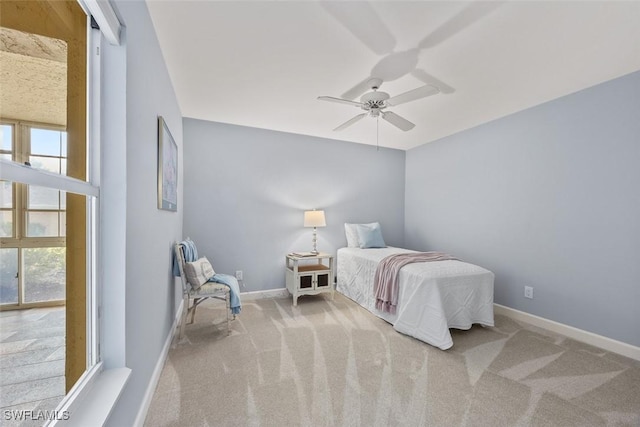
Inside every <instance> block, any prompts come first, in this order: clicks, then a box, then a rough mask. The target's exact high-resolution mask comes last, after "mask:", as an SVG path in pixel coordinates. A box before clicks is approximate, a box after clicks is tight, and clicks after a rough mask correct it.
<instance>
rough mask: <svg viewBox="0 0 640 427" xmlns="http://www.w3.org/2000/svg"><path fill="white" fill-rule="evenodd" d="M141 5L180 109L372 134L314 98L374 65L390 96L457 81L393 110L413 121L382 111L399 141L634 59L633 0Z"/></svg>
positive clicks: (301, 129) (345, 85)
mask: <svg viewBox="0 0 640 427" xmlns="http://www.w3.org/2000/svg"><path fill="white" fill-rule="evenodd" d="M148 6H149V10H150V13H151V17H152V20H153V23H154V26H155V28H156V32H157V35H158V39H159V41H160V46H161V48H162V52H163V55H164V58H165V60H166V62H167V66H168V68H169V73H170V75H171V79H172V81H173V85H174V88H175V90H176V93H177V97H178V102H179V104H180V108H181V110H182V114H183V115H184V116H185V117H192V118H197V119H203V120H210V121H217V122H225V123H233V124H238V125H243V126H251V127H257V128H264V129H273V130H279V131H285V132H292V133H298V134H305V135H314V136H319V137H325V138H332V139H341V140H347V141H353V142H360V143H364V144H376V122H375V119H373V118H365V119H364V120H361V121H359V122H357V123H355V124H354V125H353V126H351V127H350V128H348V129H346V130H343V131H341V132H333V131H332V129H333V128H335V127H336V126H338V125H339V124H341V123H343V122H345V121H346V120H348V119H350V118H351V117H353V116H355V115H357V114H359V113H360V112H361V110H359V109H358V108H357V107H353V106H350V105H342V104H337V103H330V102H323V101H318V100H317V99H316V98H317V97H318V96H319V95H329V96H334V97H341V96H342V94H343V93H345V92H347V91H348V90H349V89H351V88H352V87H354V86H355V85H357V84H358V83H360V82H362V81H363V80H365V79H366V78H368V77H369V76H371V75H372V74H378V75H374V77H381V78H383V79H384V80H385V82H384V83H383V85H382V87H381V88H380V90H382V91H385V92H388V93H389V94H390V95H391V96H394V95H397V94H399V93H402V92H405V91H407V90H410V89H413V88H416V87H419V86H421V85H423V84H425V83H424V82H428V81H430V80H429V79H428V78H427V77H428V76H431V77H435V78H436V79H438V80H439V81H440V82H441V83H444V84H446V85H448V86H450V87H452V88H453V89H455V91H454V92H453V93H449V94H444V93H440V94H437V95H433V96H431V97H428V98H424V99H420V100H417V101H413V102H411V103H407V104H402V105H398V106H395V107H391V108H389V110H391V111H393V112H395V113H396V114H399V115H401V116H403V117H404V118H406V119H408V120H410V121H411V122H413V123H415V124H416V126H415V128H414V129H412V130H410V131H408V132H402V131H400V130H399V129H397V128H395V127H393V126H392V125H390V124H389V123H387V122H385V121H382V120H380V123H379V144H380V145H381V146H386V147H393V148H400V149H409V148H412V147H416V146H418V145H421V144H424V143H427V142H430V141H434V140H436V139H439V138H442V137H444V136H447V135H451V134H453V133H456V132H459V131H461V130H464V129H468V128H471V127H473V126H477V125H479V124H481V123H485V122H488V121H490V120H494V119H496V118H499V117H502V116H505V115H507V114H511V113H513V112H516V111H520V110H523V109H526V108H528V107H531V106H534V105H537V104H540V103H543V102H545V101H549V100H551V99H554V98H557V97H560V96H563V95H566V94H569V93H572V92H576V91H578V90H581V89H584V88H587V87H589V86H593V85H596V84H598V83H601V82H604V81H607V80H610V79H613V78H616V77H619V76H622V75H624V74H628V73H630V72H633V71H636V70H640V2H635V1H630V2H617V1H601V2H596V1H588V2H580V1H563V2H559V1H534V2H525V1H509V2H487V3H479V2H458V1H446V2H431V1H422V2H419V1H418V2H416V1H413V2H404V1H376V2H369V3H365V2H339V3H332V4H326V3H324V2H316V1H297V2H288V1H287V2H285V1H261V2H247V1H227V2H220V1H166V0H163V1H154V0H151V1H148ZM374 49H375V50H374ZM402 52H404V53H402ZM412 60H414V61H416V60H417V63H415V65H414V64H413V63H412V62H411V61H412ZM416 76H418V77H420V78H421V79H422V80H421V79H420V78H417V77H416ZM431 81H432V82H433V80H431ZM442 88H446V86H442Z"/></svg>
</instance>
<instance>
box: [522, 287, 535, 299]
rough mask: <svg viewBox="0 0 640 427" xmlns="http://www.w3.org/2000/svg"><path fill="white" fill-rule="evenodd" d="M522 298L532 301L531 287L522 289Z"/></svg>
mask: <svg viewBox="0 0 640 427" xmlns="http://www.w3.org/2000/svg"><path fill="white" fill-rule="evenodd" d="M524 297H525V298H529V299H533V287H531V286H525V287H524Z"/></svg>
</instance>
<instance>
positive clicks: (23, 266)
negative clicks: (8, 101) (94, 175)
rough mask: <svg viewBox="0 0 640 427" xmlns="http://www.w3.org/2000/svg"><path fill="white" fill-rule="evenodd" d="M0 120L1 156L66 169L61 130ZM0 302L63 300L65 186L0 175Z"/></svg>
mask: <svg viewBox="0 0 640 427" xmlns="http://www.w3.org/2000/svg"><path fill="white" fill-rule="evenodd" d="M1 126H2V144H1V146H2V152H1V154H2V156H3V158H4V159H7V160H15V161H16V162H17V163H24V162H28V163H29V164H30V165H31V167H32V168H34V169H39V170H42V171H47V172H50V173H55V174H59V175H66V173H67V133H66V132H65V131H64V130H62V129H61V128H60V127H56V126H52V125H47V124H31V123H22V122H18V121H14V122H11V123H9V122H5V123H2V124H1ZM0 197H1V199H0V212H1V213H0V239H2V240H1V242H2V249H1V253H2V262H0V275H1V277H2V279H3V280H2V283H3V285H2V286H0V305H1V306H2V307H4V308H26V307H38V306H43V305H55V304H63V303H64V300H65V290H66V204H67V194H66V192H65V191H63V190H60V189H56V188H49V187H44V186H38V185H27V184H24V183H19V182H16V183H12V182H9V181H2V182H1V187H0Z"/></svg>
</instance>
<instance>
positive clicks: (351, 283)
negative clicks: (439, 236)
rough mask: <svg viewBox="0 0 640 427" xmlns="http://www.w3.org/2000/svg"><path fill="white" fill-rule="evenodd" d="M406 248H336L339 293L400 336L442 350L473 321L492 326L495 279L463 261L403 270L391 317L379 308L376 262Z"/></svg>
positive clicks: (422, 264) (408, 267) (425, 263)
mask: <svg viewBox="0 0 640 427" xmlns="http://www.w3.org/2000/svg"><path fill="white" fill-rule="evenodd" d="M408 252H415V251H411V250H408V249H401V248H394V247H385V248H372V249H360V248H351V247H347V248H341V249H338V254H337V255H338V262H337V270H338V271H337V285H336V290H337V291H338V292H340V293H342V294H343V295H345V296H347V297H348V298H350V299H352V300H353V301H355V302H356V303H358V304H360V305H361V306H362V307H364V308H366V309H367V310H369V311H370V312H371V313H373V314H375V315H376V316H378V317H380V318H382V319H384V320H386V321H387V322H389V323H391V324H392V325H393V328H394V329H395V330H397V331H398V332H401V333H403V334H406V335H409V336H412V337H414V338H417V339H419V340H421V341H424V342H426V343H428V344H431V345H433V346H435V347H438V348H440V349H442V350H446V349H448V348H450V347H451V346H453V340H452V339H451V334H450V333H449V328H456V329H469V328H471V325H472V324H474V323H479V324H481V325H485V326H493V324H494V323H493V280H494V275H493V273H492V272H491V271H489V270H486V269H484V268H482V267H479V266H477V265H474V264H469V263H466V262H462V261H453V260H448V261H437V262H421V263H414V264H409V265H406V266H404V267H403V268H402V269H401V270H400V276H399V285H400V286H399V294H398V307H397V311H396V313H395V314H390V313H387V312H384V311H381V310H377V309H376V307H375V297H374V290H373V280H374V275H375V272H376V267H377V266H378V263H379V262H380V261H381V260H382V259H383V258H385V257H387V256H389V255H393V254H399V253H408Z"/></svg>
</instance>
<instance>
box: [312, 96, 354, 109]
mask: <svg viewBox="0 0 640 427" xmlns="http://www.w3.org/2000/svg"><path fill="white" fill-rule="evenodd" d="M318 99H319V100H320V101H330V102H337V103H339V104H348V105H353V106H354V107H362V106H363V105H364V104H363V103H362V102H357V101H351V100H349V99H342V98H334V97H333V96H319V97H318Z"/></svg>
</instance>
